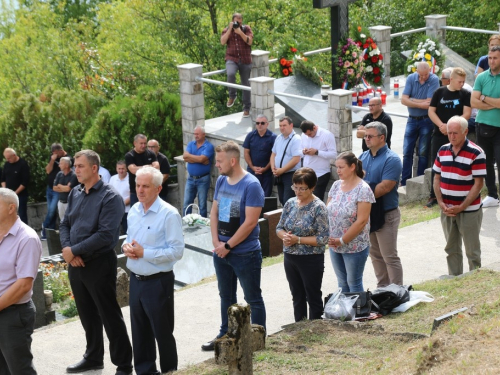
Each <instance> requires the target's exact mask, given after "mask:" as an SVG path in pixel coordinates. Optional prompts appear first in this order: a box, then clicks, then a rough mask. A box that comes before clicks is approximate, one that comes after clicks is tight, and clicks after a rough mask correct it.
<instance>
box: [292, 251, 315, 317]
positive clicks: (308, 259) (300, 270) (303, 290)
mask: <svg viewBox="0 0 500 375" xmlns="http://www.w3.org/2000/svg"><path fill="white" fill-rule="evenodd" d="M284 265H285V274H286V279H287V280H288V284H289V285H290V291H291V292H292V299H293V315H294V317H295V321H296V322H299V321H301V320H303V319H307V304H309V319H310V320H313V319H321V315H322V314H323V300H322V298H321V297H322V293H321V284H322V283H323V272H324V271H325V254H310V255H294V254H287V253H285V261H284Z"/></svg>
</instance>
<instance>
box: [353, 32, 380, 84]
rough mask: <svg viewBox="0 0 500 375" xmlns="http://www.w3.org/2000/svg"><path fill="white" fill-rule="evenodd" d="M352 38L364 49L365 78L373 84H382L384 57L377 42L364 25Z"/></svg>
mask: <svg viewBox="0 0 500 375" xmlns="http://www.w3.org/2000/svg"><path fill="white" fill-rule="evenodd" d="M352 39H353V40H354V41H355V43H356V44H357V45H358V46H359V47H360V48H361V49H362V50H363V60H364V62H365V69H364V74H363V76H364V78H365V79H366V80H367V81H368V82H370V83H371V84H380V82H381V81H382V80H383V78H384V62H383V60H384V57H383V56H382V53H381V52H380V50H379V49H378V46H377V43H375V41H374V40H373V39H372V38H371V37H370V33H369V31H368V30H366V29H365V28H363V27H362V26H358V27H357V28H356V29H355V30H354V32H353V37H352Z"/></svg>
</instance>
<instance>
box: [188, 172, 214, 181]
mask: <svg viewBox="0 0 500 375" xmlns="http://www.w3.org/2000/svg"><path fill="white" fill-rule="evenodd" d="M209 174H210V172H209V173H205V174H202V175H201V176H191V175H190V176H189V177H191V178H192V179H193V180H199V179H200V178H202V177H205V176H208V175H209Z"/></svg>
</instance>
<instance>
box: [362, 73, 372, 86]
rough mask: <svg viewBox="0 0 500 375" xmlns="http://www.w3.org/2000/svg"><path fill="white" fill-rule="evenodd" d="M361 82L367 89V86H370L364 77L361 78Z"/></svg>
mask: <svg viewBox="0 0 500 375" xmlns="http://www.w3.org/2000/svg"><path fill="white" fill-rule="evenodd" d="M361 81H362V82H363V85H365V87H366V88H368V86H370V84H369V83H368V81H367V80H366V79H365V77H364V76H363V77H362V78H361Z"/></svg>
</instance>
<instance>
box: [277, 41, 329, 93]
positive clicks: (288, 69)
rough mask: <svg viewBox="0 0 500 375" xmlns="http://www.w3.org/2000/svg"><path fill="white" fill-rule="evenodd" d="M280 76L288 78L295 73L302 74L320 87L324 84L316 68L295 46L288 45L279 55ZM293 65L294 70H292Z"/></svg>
mask: <svg viewBox="0 0 500 375" xmlns="http://www.w3.org/2000/svg"><path fill="white" fill-rule="evenodd" d="M279 56H280V58H279V60H278V62H279V64H280V69H279V76H280V77H288V76H291V75H293V73H294V71H295V72H300V73H301V74H302V75H303V76H304V77H306V78H307V79H309V80H311V81H312V82H314V83H316V84H317V85H318V86H321V85H322V84H323V78H322V77H321V76H320V74H319V73H318V72H317V70H316V68H315V67H314V66H312V65H311V64H310V63H309V62H308V61H307V57H305V56H304V55H303V54H302V53H300V52H298V50H297V48H295V46H293V45H287V46H286V47H285V48H284V49H283V50H282V51H281V52H280V53H279ZM292 65H293V68H292Z"/></svg>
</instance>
